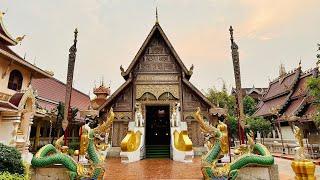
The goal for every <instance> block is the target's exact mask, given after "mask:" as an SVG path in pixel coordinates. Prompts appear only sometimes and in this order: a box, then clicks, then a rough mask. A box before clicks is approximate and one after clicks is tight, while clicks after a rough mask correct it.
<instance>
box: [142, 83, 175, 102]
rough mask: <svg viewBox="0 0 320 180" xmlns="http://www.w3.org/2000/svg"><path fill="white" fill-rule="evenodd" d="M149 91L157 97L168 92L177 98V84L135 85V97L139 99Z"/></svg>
mask: <svg viewBox="0 0 320 180" xmlns="http://www.w3.org/2000/svg"><path fill="white" fill-rule="evenodd" d="M146 92H150V93H152V94H154V95H155V96H156V97H157V98H159V96H160V95H161V94H163V93H165V92H170V93H171V94H172V95H173V96H174V97H175V98H177V99H179V97H180V96H179V85H172V84H169V85H156V86H155V85H137V86H136V99H139V98H140V97H141V96H142V95H143V94H144V93H146Z"/></svg>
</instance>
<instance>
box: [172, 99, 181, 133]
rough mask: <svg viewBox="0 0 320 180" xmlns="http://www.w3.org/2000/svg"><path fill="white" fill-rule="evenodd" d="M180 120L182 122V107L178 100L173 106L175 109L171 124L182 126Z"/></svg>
mask: <svg viewBox="0 0 320 180" xmlns="http://www.w3.org/2000/svg"><path fill="white" fill-rule="evenodd" d="M180 122H181V107H180V103H178V102H176V103H175V105H174V107H173V111H172V115H171V126H172V127H175V126H180Z"/></svg>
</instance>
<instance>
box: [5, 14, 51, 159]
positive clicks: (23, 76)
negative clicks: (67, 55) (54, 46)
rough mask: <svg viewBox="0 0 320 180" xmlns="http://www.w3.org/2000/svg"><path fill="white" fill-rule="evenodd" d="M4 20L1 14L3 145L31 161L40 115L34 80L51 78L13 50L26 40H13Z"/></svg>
mask: <svg viewBox="0 0 320 180" xmlns="http://www.w3.org/2000/svg"><path fill="white" fill-rule="evenodd" d="M3 18H4V13H2V12H0V142H1V143H3V144H6V145H10V146H14V147H16V148H17V149H18V150H19V151H20V152H21V153H22V156H23V158H25V159H28V158H30V154H29V149H28V148H29V145H30V141H29V137H30V129H31V125H32V124H33V118H34V116H35V114H36V113H37V111H36V98H35V92H34V90H33V88H32V86H31V81H32V79H42V78H50V77H51V75H50V74H49V73H47V72H46V71H43V70H42V69H40V68H38V67H36V66H34V65H32V64H30V63H29V62H27V61H25V60H24V59H23V58H21V57H20V56H19V55H18V54H16V53H15V52H14V51H12V50H11V47H12V46H15V45H17V44H18V43H19V42H20V41H21V40H22V39H23V37H18V38H12V37H11V36H10V34H9V33H8V32H7V30H6V29H5V27H4V24H3Z"/></svg>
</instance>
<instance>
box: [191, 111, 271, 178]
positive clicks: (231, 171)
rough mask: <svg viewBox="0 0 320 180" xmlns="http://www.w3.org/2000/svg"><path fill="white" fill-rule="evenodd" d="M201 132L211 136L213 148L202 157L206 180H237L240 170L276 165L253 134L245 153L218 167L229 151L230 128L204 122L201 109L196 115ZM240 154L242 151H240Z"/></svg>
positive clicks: (224, 125)
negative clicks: (255, 166)
mask: <svg viewBox="0 0 320 180" xmlns="http://www.w3.org/2000/svg"><path fill="white" fill-rule="evenodd" d="M194 117H195V119H196V120H197V122H198V123H199V125H200V128H201V130H202V131H203V132H204V133H206V134H207V136H209V138H208V141H211V142H210V143H211V144H212V147H211V148H209V151H208V153H207V154H205V155H204V156H202V159H201V171H202V174H203V176H204V178H205V179H228V178H231V179H236V177H237V175H238V170H239V169H240V168H243V167H245V166H248V165H261V166H270V165H273V164H274V158H273V156H272V155H271V154H270V152H269V151H268V149H267V148H266V147H265V146H263V145H262V144H260V143H254V141H253V133H252V132H251V133H248V134H247V136H248V141H249V146H246V147H248V148H245V149H247V151H246V152H245V153H241V154H240V155H239V156H238V157H237V158H236V159H235V160H234V161H233V162H231V163H226V164H224V165H223V166H220V167H218V166H217V162H218V159H220V158H221V157H222V156H223V155H225V154H227V153H228V152H229V151H228V149H229V141H228V128H227V125H226V124H224V123H223V122H219V124H218V126H217V127H214V126H212V125H210V124H209V123H208V122H205V121H204V120H203V117H202V115H201V110H200V108H197V111H196V112H195V114H194ZM249 147H250V148H249ZM238 151H239V152H240V150H238Z"/></svg>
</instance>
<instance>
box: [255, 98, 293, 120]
mask: <svg viewBox="0 0 320 180" xmlns="http://www.w3.org/2000/svg"><path fill="white" fill-rule="evenodd" d="M286 100H287V96H285V95H284V96H281V97H278V98H275V99H271V100H269V101H266V102H262V104H261V106H260V108H259V109H258V110H257V111H256V112H255V114H254V116H268V115H271V114H272V113H273V112H272V111H273V108H281V107H282V106H283V105H284V104H285V103H286Z"/></svg>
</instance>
